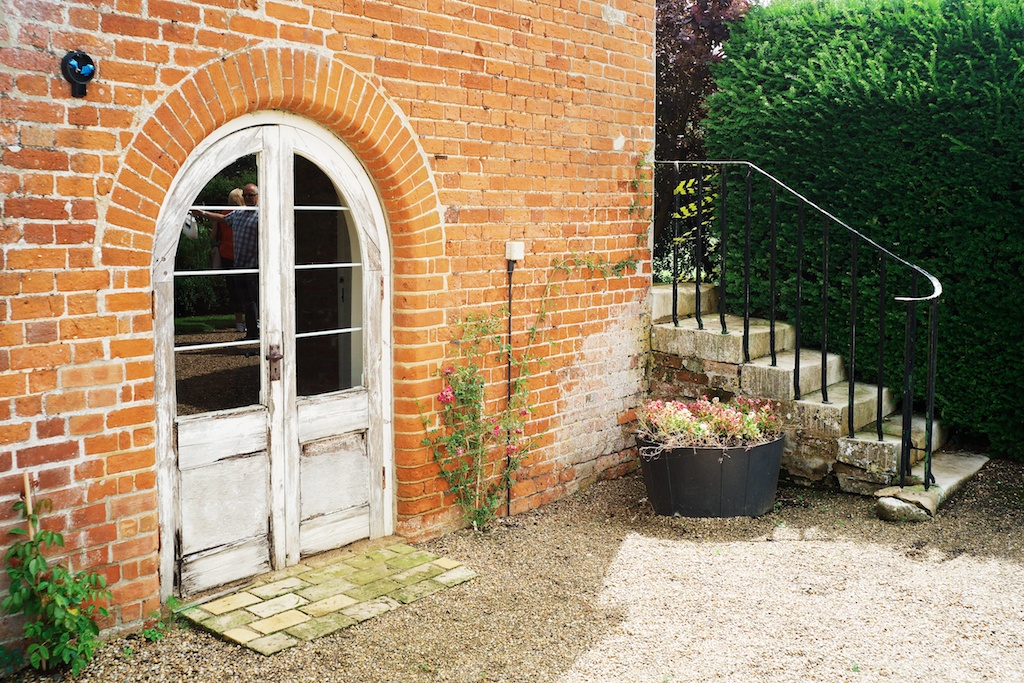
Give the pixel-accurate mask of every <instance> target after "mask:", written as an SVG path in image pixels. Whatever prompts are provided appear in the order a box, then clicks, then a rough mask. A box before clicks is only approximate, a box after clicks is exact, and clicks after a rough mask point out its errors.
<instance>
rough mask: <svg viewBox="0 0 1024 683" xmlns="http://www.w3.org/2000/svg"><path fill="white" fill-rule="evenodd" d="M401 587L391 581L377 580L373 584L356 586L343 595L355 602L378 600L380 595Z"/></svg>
mask: <svg viewBox="0 0 1024 683" xmlns="http://www.w3.org/2000/svg"><path fill="white" fill-rule="evenodd" d="M401 587H402V584H400V583H398V582H397V581H392V580H391V579H379V580H377V581H374V582H373V583H368V584H366V585H365V586H356V587H355V588H351V589H349V590H347V591H345V595H347V596H349V597H350V598H355V599H356V600H373V599H374V598H379V597H380V596H382V595H385V594H387V593H390V592H391V591H393V590H397V589H399V588H401Z"/></svg>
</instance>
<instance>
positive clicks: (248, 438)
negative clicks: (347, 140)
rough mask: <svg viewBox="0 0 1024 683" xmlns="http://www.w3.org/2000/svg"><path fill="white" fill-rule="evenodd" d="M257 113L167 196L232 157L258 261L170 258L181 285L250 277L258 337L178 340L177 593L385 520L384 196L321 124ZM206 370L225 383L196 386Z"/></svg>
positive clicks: (330, 544) (273, 563)
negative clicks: (193, 265)
mask: <svg viewBox="0 0 1024 683" xmlns="http://www.w3.org/2000/svg"><path fill="white" fill-rule="evenodd" d="M253 123H258V124H261V125H251V126H236V127H235V128H237V129H236V130H229V131H227V132H225V133H224V134H222V135H220V136H218V137H217V139H214V140H211V141H210V142H209V143H207V144H206V145H204V149H201V150H199V151H198V153H197V154H195V155H193V157H194V158H192V159H190V162H191V163H190V164H188V165H187V167H186V169H185V170H184V171H183V173H182V174H181V177H180V180H181V181H182V182H180V183H179V187H177V188H176V192H175V193H174V195H173V197H172V202H171V203H172V204H173V203H175V202H176V203H177V204H178V206H177V207H172V208H176V210H177V211H178V215H180V214H181V210H180V204H181V201H182V199H181V198H182V197H188V198H190V199H188V200H187V202H188V206H189V207H190V208H192V207H195V206H197V205H196V204H195V203H194V202H196V199H195V198H196V197H197V195H198V194H199V193H200V192H199V191H197V189H196V188H203V187H208V186H209V183H208V181H209V180H210V179H211V178H213V177H215V176H216V175H217V174H219V173H222V171H223V169H225V168H229V167H231V165H232V164H234V166H235V167H236V170H237V166H238V164H239V163H240V160H242V162H244V160H245V159H248V160H250V161H251V163H252V165H253V166H254V171H255V172H256V173H257V174H258V185H259V191H260V196H259V202H258V205H257V206H255V207H252V208H248V209H239V210H249V211H256V212H257V213H258V216H259V223H258V224H259V229H258V235H259V266H258V268H252V269H248V270H246V269H235V270H232V271H229V272H228V271H223V270H213V269H212V268H211V269H209V270H202V272H197V271H196V270H195V269H188V268H184V269H183V268H182V265H181V263H180V261H181V256H180V253H179V254H178V261H179V263H178V264H177V265H176V266H174V273H173V277H172V278H171V280H172V282H173V283H174V286H175V287H177V288H183V287H186V285H187V284H188V282H186V281H190V282H193V283H194V282H195V281H197V280H201V279H202V278H230V277H246V276H251V280H250V281H252V282H254V283H256V286H257V289H258V292H259V293H258V298H257V304H258V317H259V326H258V334H254V333H253V331H252V330H249V334H248V335H247V336H248V337H256V339H247V338H242V337H241V335H240V334H238V333H232V331H231V330H228V331H227V332H223V333H220V334H212V335H210V334H208V335H205V336H204V335H201V334H200V335H192V336H190V335H189V334H187V333H182V334H179V333H177V331H176V332H175V334H174V339H175V342H174V346H173V354H172V355H173V367H174V369H175V373H176V375H177V378H176V381H175V386H176V404H177V408H176V410H175V414H174V417H173V429H174V450H175V457H176V466H175V468H174V479H175V482H174V484H175V487H174V488H175V489H176V495H175V505H174V508H175V509H174V512H175V517H176V525H175V526H176V528H175V529H174V535H175V538H174V541H175V543H174V545H175V556H174V573H175V579H174V583H175V588H176V590H177V592H179V593H181V594H182V595H188V594H192V593H195V592H198V591H201V590H204V589H208V588H210V587H213V586H217V585H221V584H224V583H228V582H231V581H235V580H238V579H242V578H246V577H249V576H253V575H256V574H259V573H261V572H264V571H267V570H270V569H276V568H281V567H285V566H288V565H291V564H294V563H296V562H298V561H299V559H300V558H301V557H302V556H304V555H307V554H310V553H315V552H319V551H323V550H327V549H331V548H337V547H340V546H343V545H346V544H348V543H351V542H353V541H356V540H359V539H362V538H367V537H376V536H382V535H386V534H388V533H391V530H392V529H391V527H392V525H393V521H392V519H393V514H392V511H391V507H392V503H391V500H390V496H387V497H386V496H385V488H389V487H387V480H388V477H389V474H390V469H391V463H390V461H389V459H388V456H389V455H390V447H389V443H390V439H389V438H388V432H389V431H390V430H389V429H388V428H387V423H388V422H390V420H389V419H388V417H387V416H385V406H386V405H388V404H389V402H390V398H389V397H390V392H389V391H388V390H387V387H388V385H389V380H390V375H389V370H388V368H387V364H386V363H385V359H386V358H389V357H390V353H389V352H388V346H389V345H388V341H387V335H385V334H384V332H385V329H384V324H385V321H386V318H384V317H383V316H384V315H386V313H385V311H386V306H385V304H384V302H385V301H386V300H387V297H386V292H385V286H386V282H387V273H386V259H385V258H384V257H383V255H385V254H386V253H387V248H386V244H387V243H386V237H385V232H384V230H385V228H384V225H385V224H384V217H383V213H382V211H381V208H380V204H379V201H378V200H377V198H376V194H375V193H374V190H373V186H372V184H371V183H370V182H369V179H368V177H367V176H366V174H365V172H364V171H363V170H362V167H361V166H360V165H359V164H358V161H357V160H355V158H354V157H353V156H352V155H351V153H350V152H348V150H347V149H345V148H344V147H343V146H341V145H340V143H339V142H338V141H337V140H336V139H334V138H333V137H331V136H330V135H329V134H327V133H325V131H323V130H321V129H317V128H315V127H312V126H309V125H297V123H296V122H292V121H290V120H286V121H285V125H282V124H281V123H280V122H277V121H271V122H268V123H263V122H262V121H260V120H258V119H257V120H256V121H254V122H253ZM268 124H269V125H268ZM288 124H291V125H288ZM242 165H243V166H244V165H245V164H244V163H242ZM206 206H209V203H208V202H207V203H206ZM214 210H221V208H220V207H217V208H215V209H214ZM236 239H237V234H236ZM236 273H238V274H237V275H236ZM210 373H214V374H215V376H217V377H220V378H221V379H222V380H223V381H222V382H221V383H220V384H219V386H221V387H223V389H222V390H217V389H216V387H217V386H218V383H217V381H214V382H213V384H212V385H211V384H210V382H209V381H206V380H209V379H210V377H208V375H209V374H210ZM216 373H221V374H220V375H216ZM197 378H198V379H204V378H205V379H204V381H203V382H198V383H196V382H195V380H197ZM247 382H248V386H243V388H242V390H241V392H239V386H238V385H246V383H247ZM229 383H231V384H229ZM195 386H202V387H205V388H203V389H198V390H197V389H196V388H195ZM211 386H212V387H214V388H213V389H211ZM229 388H230V390H229ZM247 391H248V393H246V392H247ZM229 395H233V396H234V398H233V399H224V397H225V396H229ZM225 400H227V403H225V402H224V401H225ZM232 400H233V402H232ZM225 406H227V407H225ZM387 493H390V491H388V492H387ZM165 566H166V565H165Z"/></svg>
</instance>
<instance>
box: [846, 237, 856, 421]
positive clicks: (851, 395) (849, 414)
mask: <svg viewBox="0 0 1024 683" xmlns="http://www.w3.org/2000/svg"><path fill="white" fill-rule="evenodd" d="M856 359H857V236H856V235H850V384H849V387H848V388H849V397H848V399H847V416H846V420H847V427H848V428H849V432H850V438H853V398H854V389H855V384H854V383H855V382H856V377H857V366H856Z"/></svg>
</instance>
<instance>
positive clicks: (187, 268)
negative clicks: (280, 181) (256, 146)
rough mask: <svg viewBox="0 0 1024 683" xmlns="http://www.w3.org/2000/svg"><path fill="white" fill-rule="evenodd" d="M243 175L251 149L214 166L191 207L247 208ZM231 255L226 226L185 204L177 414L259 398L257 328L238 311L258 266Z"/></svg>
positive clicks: (253, 179)
mask: <svg viewBox="0 0 1024 683" xmlns="http://www.w3.org/2000/svg"><path fill="white" fill-rule="evenodd" d="M248 183H257V171H256V156H255V155H248V156H244V157H241V158H239V159H237V160H236V161H234V162H233V163H231V164H229V165H228V166H226V167H224V168H223V169H221V170H220V171H219V172H218V173H217V174H216V175H215V176H214V177H213V178H211V179H210V181H209V182H208V183H207V184H206V187H205V188H203V191H202V192H200V193H199V196H198V197H196V199H195V201H194V202H193V204H192V208H193V209H197V210H201V211H205V212H209V213H214V214H221V215H224V214H227V213H229V212H232V211H255V210H256V207H255V204H254V203H253V201H252V200H251V199H250V202H249V206H246V200H245V197H244V196H243V195H244V192H243V190H242V188H243V187H244V186H245V185H246V184H248ZM257 184H258V183H257ZM236 188H237V192H235V193H234V194H233V195H232V190H235V189H236ZM234 256H235V240H234V234H233V231H232V229H231V226H230V225H228V224H226V223H224V222H222V221H216V220H213V219H211V218H204V217H198V218H196V217H193V216H192V215H191V212H190V219H188V220H186V222H185V225H184V226H183V227H182V235H181V237H180V238H179V240H178V251H177V253H176V255H175V262H174V368H175V380H176V396H177V406H178V415H193V414H196V413H205V412H209V411H214V410H225V409H228V408H239V407H242V406H248V405H253V404H257V403H259V402H260V365H259V363H260V358H259V348H260V347H259V338H258V330H253V331H247V330H246V324H245V315H244V312H245V311H244V308H245V301H246V300H247V299H248V298H251V297H250V296H249V295H248V294H247V291H248V290H247V286H250V285H251V284H253V283H255V282H256V281H257V278H258V272H259V270H258V267H249V268H245V267H241V266H238V265H236V263H235V258H234ZM253 326H254V327H255V325H253ZM247 332H248V334H247ZM247 336H248V337H252V338H251V339H246V338H245V337H247Z"/></svg>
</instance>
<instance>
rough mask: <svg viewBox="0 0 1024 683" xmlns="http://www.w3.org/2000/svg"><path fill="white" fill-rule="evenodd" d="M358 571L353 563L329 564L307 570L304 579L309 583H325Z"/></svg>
mask: <svg viewBox="0 0 1024 683" xmlns="http://www.w3.org/2000/svg"><path fill="white" fill-rule="evenodd" d="M357 571H359V570H358V569H356V568H355V567H353V566H352V565H348V564H345V563H343V562H342V563H339V564H335V565H328V566H326V567H322V568H320V569H317V570H314V571H311V572H306V573H305V574H303V575H302V580H303V581H306V582H307V583H324V582H326V581H333V580H334V579H338V578H341V577H343V576H348V575H349V574H355V573H356V572H357Z"/></svg>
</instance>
